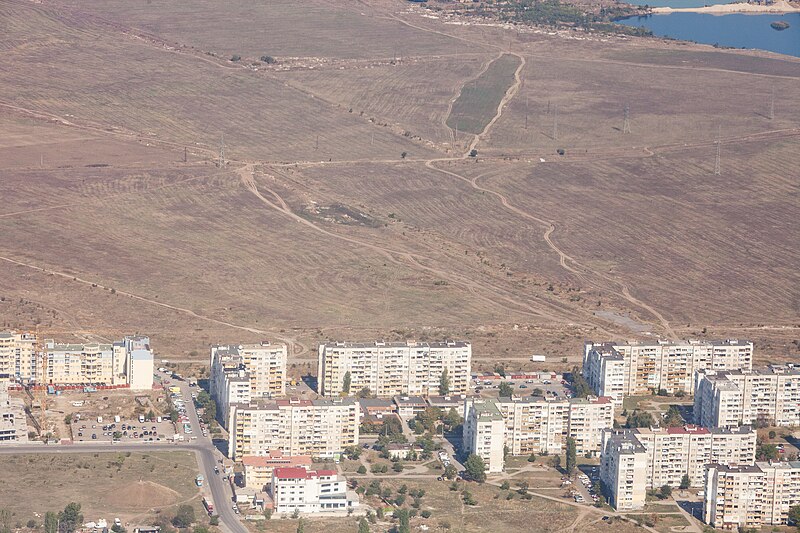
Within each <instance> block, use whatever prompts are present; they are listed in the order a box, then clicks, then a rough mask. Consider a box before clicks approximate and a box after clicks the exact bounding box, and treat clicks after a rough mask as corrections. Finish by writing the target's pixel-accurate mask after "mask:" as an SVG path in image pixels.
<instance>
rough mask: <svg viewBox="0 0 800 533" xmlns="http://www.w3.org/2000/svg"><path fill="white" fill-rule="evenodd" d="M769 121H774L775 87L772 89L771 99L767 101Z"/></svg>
mask: <svg viewBox="0 0 800 533" xmlns="http://www.w3.org/2000/svg"><path fill="white" fill-rule="evenodd" d="M769 119H770V120H775V87H773V88H772V98H770V101H769Z"/></svg>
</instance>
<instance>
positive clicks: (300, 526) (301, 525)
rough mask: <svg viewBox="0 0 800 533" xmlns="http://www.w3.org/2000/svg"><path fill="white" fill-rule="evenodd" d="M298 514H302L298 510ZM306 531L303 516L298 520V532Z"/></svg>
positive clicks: (303, 532)
mask: <svg viewBox="0 0 800 533" xmlns="http://www.w3.org/2000/svg"><path fill="white" fill-rule="evenodd" d="M298 514H300V513H299V512H298ZM305 531H306V521H305V520H303V519H302V518H301V519H300V520H298V521H297V533H305Z"/></svg>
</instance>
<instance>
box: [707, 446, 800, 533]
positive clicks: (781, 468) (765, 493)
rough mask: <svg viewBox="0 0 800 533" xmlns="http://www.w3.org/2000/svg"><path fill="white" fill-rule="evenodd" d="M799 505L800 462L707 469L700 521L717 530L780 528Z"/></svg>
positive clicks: (715, 465) (716, 466)
mask: <svg viewBox="0 0 800 533" xmlns="http://www.w3.org/2000/svg"><path fill="white" fill-rule="evenodd" d="M795 505H800V462H799V461H791V462H783V463H777V462H776V463H770V462H758V463H755V465H751V466H739V467H728V466H725V465H719V464H712V465H709V468H708V471H707V473H706V478H705V490H704V501H703V521H704V522H705V523H707V524H709V525H710V526H712V527H714V528H717V529H728V530H739V529H741V528H761V527H763V526H780V525H785V524H786V523H787V518H788V513H789V509H790V508H791V507H793V506H795Z"/></svg>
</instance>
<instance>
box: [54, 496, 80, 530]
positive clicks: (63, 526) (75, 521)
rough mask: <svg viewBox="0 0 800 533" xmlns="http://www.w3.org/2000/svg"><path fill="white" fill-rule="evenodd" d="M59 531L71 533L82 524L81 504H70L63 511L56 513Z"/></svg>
mask: <svg viewBox="0 0 800 533" xmlns="http://www.w3.org/2000/svg"><path fill="white" fill-rule="evenodd" d="M58 521H59V523H60V526H59V529H60V531H61V532H62V533H72V532H73V531H75V530H76V529H77V528H78V526H80V525H81V524H83V515H82V514H81V504H79V503H75V502H70V503H68V504H67V506H66V507H64V510H63V511H61V512H60V513H58Z"/></svg>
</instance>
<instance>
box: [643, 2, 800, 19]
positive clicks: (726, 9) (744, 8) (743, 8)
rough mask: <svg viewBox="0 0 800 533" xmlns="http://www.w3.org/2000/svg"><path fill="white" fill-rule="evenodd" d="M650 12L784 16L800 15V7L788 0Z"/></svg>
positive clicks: (659, 8)
mask: <svg viewBox="0 0 800 533" xmlns="http://www.w3.org/2000/svg"><path fill="white" fill-rule="evenodd" d="M650 11H651V12H652V13H653V14H654V15H666V14H669V13H705V14H708V15H727V14H730V13H739V14H747V13H753V14H769V13H774V14H782V13H800V6H797V7H796V6H794V5H792V4H790V3H789V2H787V1H786V0H777V1H776V2H775V3H773V4H770V5H759V4H748V3H746V2H741V3H735V4H715V5H711V6H703V7H677V8H676V7H653V8H651V9H650Z"/></svg>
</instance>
